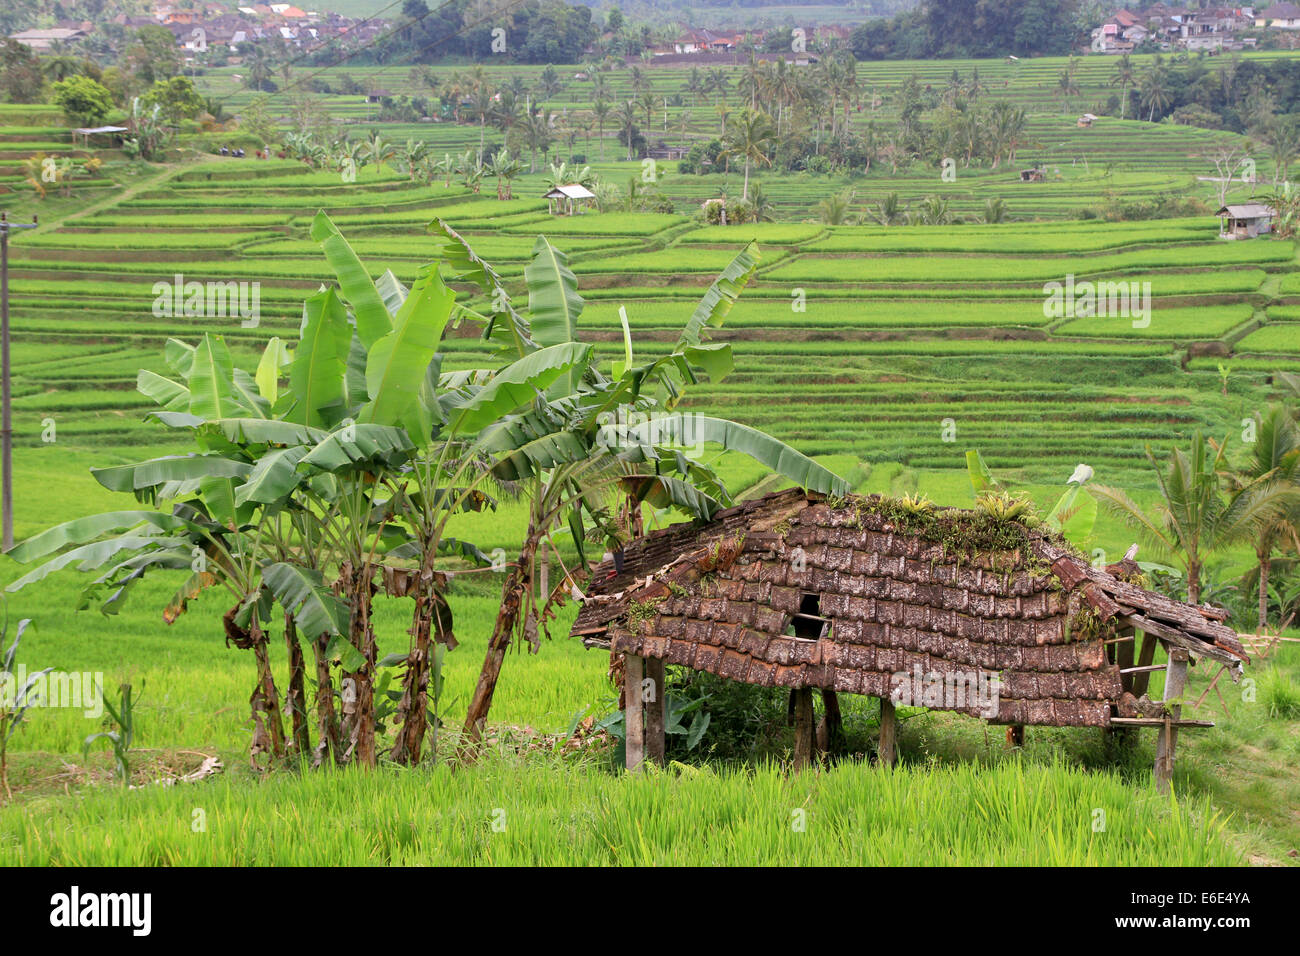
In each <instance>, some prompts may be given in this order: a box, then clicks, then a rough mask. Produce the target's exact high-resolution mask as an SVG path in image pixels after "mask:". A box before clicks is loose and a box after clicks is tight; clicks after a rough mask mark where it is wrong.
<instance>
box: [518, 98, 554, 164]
mask: <svg viewBox="0 0 1300 956" xmlns="http://www.w3.org/2000/svg"><path fill="white" fill-rule="evenodd" d="M553 125H554V123H553V120H552V116H551V111H550V110H538V109H535V110H533V112H532V113H530V114H529V115H528V117H527V118H526V119H525V120H524V122H523V131H524V142H525V143H526V144H527V146H528V172H530V173H533V172H536V170H537V151H538V150H541V151H542V156H543V157H544V156H546V154H547V153H549V152H550V149H551V141H552V126H553Z"/></svg>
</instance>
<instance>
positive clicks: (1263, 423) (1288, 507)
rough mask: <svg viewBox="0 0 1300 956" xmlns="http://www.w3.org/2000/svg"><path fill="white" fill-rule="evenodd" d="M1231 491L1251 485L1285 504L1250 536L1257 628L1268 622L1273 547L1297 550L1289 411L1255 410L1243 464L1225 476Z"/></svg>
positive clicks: (1299, 534)
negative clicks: (1250, 442)
mask: <svg viewBox="0 0 1300 956" xmlns="http://www.w3.org/2000/svg"><path fill="white" fill-rule="evenodd" d="M1226 477H1227V480H1228V482H1229V486H1230V487H1231V488H1232V490H1233V491H1234V493H1237V494H1241V493H1244V492H1245V491H1247V490H1248V489H1251V488H1262V489H1265V491H1266V493H1268V494H1270V495H1271V494H1274V493H1276V494H1277V495H1278V496H1279V498H1281V499H1282V500H1283V503H1284V507H1283V508H1282V509H1281V510H1280V511H1279V512H1278V514H1277V515H1276V516H1275V517H1274V519H1273V520H1271V521H1263V522H1260V524H1259V526H1258V527H1257V528H1256V529H1255V532H1254V534H1253V535H1252V540H1251V543H1252V545H1253V547H1254V549H1255V561H1256V564H1257V565H1258V568H1259V571H1258V575H1257V576H1258V578H1259V581H1258V584H1259V629H1260V630H1261V631H1263V630H1264V628H1265V627H1266V626H1267V625H1268V573H1269V566H1270V564H1271V563H1272V556H1273V548H1274V546H1275V545H1276V544H1277V543H1278V541H1280V540H1287V541H1289V542H1291V544H1292V545H1293V546H1295V547H1296V548H1297V550H1300V507H1297V505H1298V504H1300V501H1298V500H1297V499H1300V428H1298V427H1297V426H1296V422H1295V419H1293V418H1292V417H1291V413H1290V411H1288V410H1287V409H1286V408H1285V407H1283V406H1281V405H1274V406H1272V407H1270V408H1269V409H1268V410H1267V411H1265V412H1256V413H1255V443H1254V444H1253V445H1252V446H1251V457H1250V458H1249V459H1248V460H1247V462H1246V465H1245V467H1243V468H1241V469H1240V470H1239V471H1235V472H1230V473H1228V475H1227V476H1226Z"/></svg>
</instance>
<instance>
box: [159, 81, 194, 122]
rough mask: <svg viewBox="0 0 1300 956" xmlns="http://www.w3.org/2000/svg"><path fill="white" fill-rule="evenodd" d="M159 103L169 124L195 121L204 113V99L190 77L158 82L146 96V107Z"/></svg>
mask: <svg viewBox="0 0 1300 956" xmlns="http://www.w3.org/2000/svg"><path fill="white" fill-rule="evenodd" d="M155 103H157V104H158V105H159V106H160V107H161V108H162V115H163V116H164V117H165V118H166V119H167V121H168V122H171V123H177V122H179V121H180V120H182V119H193V118H194V117H196V116H198V115H199V113H201V112H203V98H202V97H201V96H199V94H198V93H197V92H196V91H195V89H194V83H193V82H192V81H191V80H190V78H189V77H188V76H173V77H172V78H171V79H170V80H157V81H155V82H154V85H153V86H152V87H151V88H150V89H149V91H148V92H147V93H145V95H144V105H145V106H146V107H151V106H153V105H154V104H155Z"/></svg>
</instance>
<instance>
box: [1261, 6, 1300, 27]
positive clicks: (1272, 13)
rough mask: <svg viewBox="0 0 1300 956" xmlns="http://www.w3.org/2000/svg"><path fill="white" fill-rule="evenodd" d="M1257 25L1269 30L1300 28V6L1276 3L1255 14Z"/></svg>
mask: <svg viewBox="0 0 1300 956" xmlns="http://www.w3.org/2000/svg"><path fill="white" fill-rule="evenodd" d="M1255 26H1257V27H1259V28H1261V29H1264V28H1267V29H1269V30H1300V7H1297V6H1296V5H1295V4H1294V3H1275V4H1273V5H1272V6H1271V7H1268V8H1267V9H1265V10H1263V11H1261V12H1260V13H1258V14H1256V15H1255Z"/></svg>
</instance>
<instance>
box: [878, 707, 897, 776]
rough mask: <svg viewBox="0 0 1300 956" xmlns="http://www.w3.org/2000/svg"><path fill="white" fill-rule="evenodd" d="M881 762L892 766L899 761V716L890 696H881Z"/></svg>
mask: <svg viewBox="0 0 1300 956" xmlns="http://www.w3.org/2000/svg"><path fill="white" fill-rule="evenodd" d="M879 753H880V762H881V763H882V764H884V765H886V766H890V767H892V766H893V765H894V764H895V763H897V761H898V718H897V717H896V716H895V714H894V702H893V701H892V700H890V699H889V698H888V697H882V698H880V747H879Z"/></svg>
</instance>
